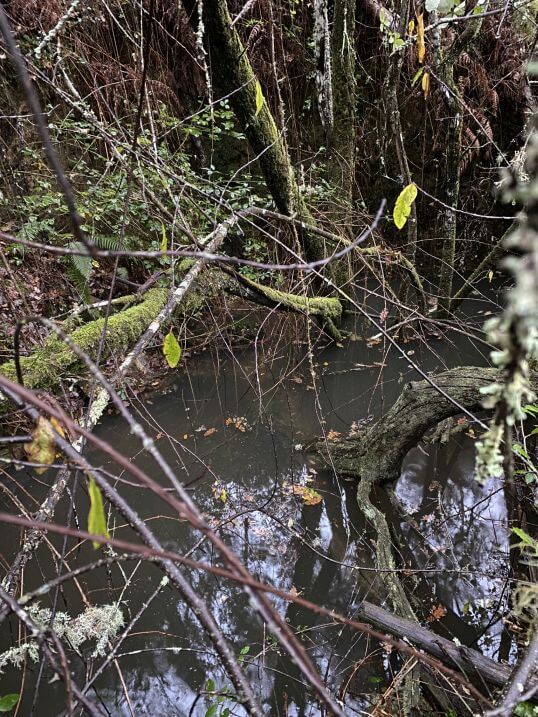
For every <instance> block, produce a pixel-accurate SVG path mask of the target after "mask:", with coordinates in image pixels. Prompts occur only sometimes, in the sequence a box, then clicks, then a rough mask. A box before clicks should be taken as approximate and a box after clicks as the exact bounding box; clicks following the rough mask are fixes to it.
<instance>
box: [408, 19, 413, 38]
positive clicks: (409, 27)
mask: <svg viewBox="0 0 538 717" xmlns="http://www.w3.org/2000/svg"><path fill="white" fill-rule="evenodd" d="M414 31H415V21H414V20H409V25H408V26H407V32H408V33H409V34H410V35H412V34H413V32H414Z"/></svg>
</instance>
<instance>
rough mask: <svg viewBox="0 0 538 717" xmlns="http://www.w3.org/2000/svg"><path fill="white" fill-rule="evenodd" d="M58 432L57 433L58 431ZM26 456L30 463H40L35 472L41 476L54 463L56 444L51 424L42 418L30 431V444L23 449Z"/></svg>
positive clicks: (40, 417)
mask: <svg viewBox="0 0 538 717" xmlns="http://www.w3.org/2000/svg"><path fill="white" fill-rule="evenodd" d="M58 432H59V431H58ZM24 450H25V452H26V455H27V456H28V458H29V460H30V461H31V462H32V463H42V464H43V465H42V466H40V467H38V468H36V469H35V472H36V473H39V475H41V474H42V473H44V472H45V471H46V470H47V468H48V467H49V466H50V465H51V464H52V463H54V458H55V457H56V444H55V443H54V432H53V430H52V427H51V424H50V423H49V421H47V419H46V418H43V416H39V418H38V419H37V425H36V427H35V428H34V430H33V431H32V442H31V443H27V444H26V446H25V447H24Z"/></svg>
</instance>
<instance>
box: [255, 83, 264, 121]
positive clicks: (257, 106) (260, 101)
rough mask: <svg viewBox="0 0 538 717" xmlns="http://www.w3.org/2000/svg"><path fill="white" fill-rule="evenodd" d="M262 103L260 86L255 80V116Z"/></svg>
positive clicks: (259, 110) (258, 112)
mask: <svg viewBox="0 0 538 717" xmlns="http://www.w3.org/2000/svg"><path fill="white" fill-rule="evenodd" d="M263 103H264V99H263V90H262V86H261V85H260V83H259V81H258V80H256V117H257V116H258V115H259V114H260V112H261V109H262V107H263Z"/></svg>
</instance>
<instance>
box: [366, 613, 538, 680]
mask: <svg viewBox="0 0 538 717" xmlns="http://www.w3.org/2000/svg"><path fill="white" fill-rule="evenodd" d="M358 613H359V615H360V617H361V618H362V619H363V620H364V621H365V622H368V623H370V624H372V625H374V626H375V627H377V628H379V629H381V630H384V631H386V632H388V633H390V634H391V635H394V636H397V637H401V638H404V639H405V640H406V641H407V642H410V643H412V644H413V645H415V646H416V647H419V648H420V649H422V650H424V651H425V652H427V653H428V654H429V655H432V656H433V657H437V658H438V659H439V660H441V661H442V662H444V663H445V664H447V665H449V666H451V667H455V668H456V669H458V670H459V671H460V672H462V673H463V674H465V675H468V676H472V677H474V678H479V679H480V680H483V681H485V682H487V683H489V684H490V685H495V686H498V687H504V686H505V685H506V683H507V681H508V679H509V677H510V675H511V673H512V668H511V667H510V665H503V664H501V663H499V662H495V660H492V659H491V658H489V657H486V656H485V655H483V654H482V653H481V652H478V650H474V649H473V648H471V647H466V646H465V645H457V644H456V643H454V642H452V641H451V640H447V639H446V638H445V637H441V636H440V635H436V634H435V633H433V632H432V631H431V630H428V629H427V628H425V627H422V626H421V625H418V624H417V623H415V622H413V621H411V620H407V619H406V618H404V617H398V616H397V615H394V614H392V613H391V612H389V611H388V610H385V609H383V608H382V607H378V606H377V605H373V604H372V603H370V602H367V601H364V602H362V603H361V605H360V606H359V608H358ZM534 682H535V683H536V678H535V680H534Z"/></svg>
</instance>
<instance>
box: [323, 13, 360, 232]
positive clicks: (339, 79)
mask: <svg viewBox="0 0 538 717" xmlns="http://www.w3.org/2000/svg"><path fill="white" fill-rule="evenodd" d="M355 6H356V2H355V0H335V3H334V21H333V30H332V38H331V39H332V43H331V64H332V83H333V97H332V99H333V126H332V131H331V132H330V135H329V149H330V160H329V168H328V174H329V179H330V181H331V183H332V185H333V186H334V187H335V188H336V189H337V190H338V201H339V203H340V204H341V206H342V211H341V212H339V215H340V216H339V219H340V221H343V222H344V223H346V224H349V222H350V212H351V209H352V203H353V187H354V183H355V124H356V121H355V120H356V102H357V82H356V79H355V75H356V67H355Z"/></svg>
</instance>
